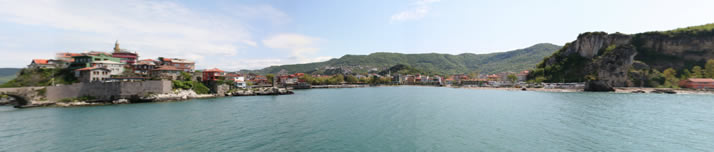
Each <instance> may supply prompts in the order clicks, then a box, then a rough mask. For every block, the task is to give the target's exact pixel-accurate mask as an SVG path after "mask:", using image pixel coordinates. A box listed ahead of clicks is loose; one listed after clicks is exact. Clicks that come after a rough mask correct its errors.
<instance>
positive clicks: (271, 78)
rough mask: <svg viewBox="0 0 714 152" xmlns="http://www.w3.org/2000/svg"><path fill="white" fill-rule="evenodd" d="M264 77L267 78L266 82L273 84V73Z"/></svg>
mask: <svg viewBox="0 0 714 152" xmlns="http://www.w3.org/2000/svg"><path fill="white" fill-rule="evenodd" d="M265 78H267V79H268V83H270V84H273V78H275V75H274V74H266V75H265Z"/></svg>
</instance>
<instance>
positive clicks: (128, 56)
mask: <svg viewBox="0 0 714 152" xmlns="http://www.w3.org/2000/svg"><path fill="white" fill-rule="evenodd" d="M112 57H115V58H119V60H120V61H119V62H120V63H124V64H125V65H127V66H131V65H134V63H136V59H138V58H139V54H137V53H136V52H133V53H132V52H129V51H127V50H125V49H121V48H119V41H118V40H117V41H116V42H115V43H114V52H113V53H112Z"/></svg>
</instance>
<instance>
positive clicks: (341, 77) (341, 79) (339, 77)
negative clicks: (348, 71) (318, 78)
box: [332, 74, 345, 84]
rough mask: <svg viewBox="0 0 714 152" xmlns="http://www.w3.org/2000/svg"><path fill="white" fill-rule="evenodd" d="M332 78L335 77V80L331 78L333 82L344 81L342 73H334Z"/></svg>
mask: <svg viewBox="0 0 714 152" xmlns="http://www.w3.org/2000/svg"><path fill="white" fill-rule="evenodd" d="M332 78H333V79H335V80H333V81H334V83H333V84H340V83H342V82H345V76H344V75H342V74H338V75H335V76H333V77H332Z"/></svg>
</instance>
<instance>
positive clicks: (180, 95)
mask: <svg viewBox="0 0 714 152" xmlns="http://www.w3.org/2000/svg"><path fill="white" fill-rule="evenodd" d="M287 94H293V92H292V91H291V90H289V89H286V88H255V89H250V90H236V91H234V92H229V93H225V94H197V93H196V92H194V91H193V90H174V91H173V92H171V93H164V94H150V95H147V96H145V97H139V98H135V99H117V100H114V101H101V100H84V101H80V100H78V99H74V100H66V101H33V102H32V103H31V104H28V105H23V106H17V108H31V107H78V106H98V105H112V104H131V103H147V102H172V101H183V100H189V99H202V98H216V97H222V96H260V95H287Z"/></svg>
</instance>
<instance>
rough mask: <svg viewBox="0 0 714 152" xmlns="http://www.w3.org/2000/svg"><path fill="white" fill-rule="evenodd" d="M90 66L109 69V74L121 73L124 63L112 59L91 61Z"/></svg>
mask: <svg viewBox="0 0 714 152" xmlns="http://www.w3.org/2000/svg"><path fill="white" fill-rule="evenodd" d="M91 67H97V68H106V69H109V70H111V73H110V74H111V75H122V73H124V63H119V62H114V61H109V60H107V61H92V63H91Z"/></svg>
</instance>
